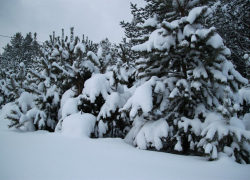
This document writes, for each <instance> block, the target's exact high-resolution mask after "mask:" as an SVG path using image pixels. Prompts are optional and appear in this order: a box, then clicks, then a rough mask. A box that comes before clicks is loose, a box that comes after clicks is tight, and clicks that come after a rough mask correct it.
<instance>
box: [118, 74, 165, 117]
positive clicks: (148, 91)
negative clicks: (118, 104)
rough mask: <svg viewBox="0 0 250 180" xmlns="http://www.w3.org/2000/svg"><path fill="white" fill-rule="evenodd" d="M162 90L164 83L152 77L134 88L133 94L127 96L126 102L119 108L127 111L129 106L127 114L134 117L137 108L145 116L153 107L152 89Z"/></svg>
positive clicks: (156, 91) (155, 90)
mask: <svg viewBox="0 0 250 180" xmlns="http://www.w3.org/2000/svg"><path fill="white" fill-rule="evenodd" d="M152 86H155V89H153V87H152ZM164 90H165V85H164V84H163V83H162V82H160V81H157V77H152V78H151V79H150V80H149V81H147V82H145V83H144V84H142V85H141V86H139V87H138V88H137V89H136V90H135V92H134V94H133V96H132V97H131V98H129V100H128V101H127V103H126V104H125V105H124V107H123V108H121V109H120V110H121V111H123V110H125V111H127V110H129V109H130V108H131V110H130V114H129V115H130V117H132V118H134V117H135V116H136V115H137V114H138V110H140V109H141V110H142V112H143V115H145V116H147V115H148V113H149V112H150V111H151V110H152V108H153V97H152V93H153V91H154V92H155V93H158V92H164Z"/></svg>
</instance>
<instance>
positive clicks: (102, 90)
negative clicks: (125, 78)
mask: <svg viewBox="0 0 250 180" xmlns="http://www.w3.org/2000/svg"><path fill="white" fill-rule="evenodd" d="M84 87H85V88H84V89H83V91H82V94H83V95H86V96H88V97H89V98H90V101H91V103H93V102H95V99H96V97H97V96H99V95H100V94H101V95H102V97H103V98H104V99H106V98H107V96H108V95H109V94H110V93H111V92H113V90H112V89H111V87H110V83H109V81H108V80H107V78H106V75H105V74H95V75H94V76H92V77H91V78H90V79H88V80H87V81H85V83H84Z"/></svg>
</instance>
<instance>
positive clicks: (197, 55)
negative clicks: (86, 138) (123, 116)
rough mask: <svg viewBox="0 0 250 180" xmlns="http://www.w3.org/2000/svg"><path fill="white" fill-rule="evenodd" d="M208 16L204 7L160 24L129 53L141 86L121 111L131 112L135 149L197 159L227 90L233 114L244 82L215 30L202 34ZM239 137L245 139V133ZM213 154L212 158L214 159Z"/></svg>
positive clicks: (130, 135)
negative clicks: (212, 114)
mask: <svg viewBox="0 0 250 180" xmlns="http://www.w3.org/2000/svg"><path fill="white" fill-rule="evenodd" d="M210 12H211V9H209V8H208V7H207V6H202V7H197V8H194V9H192V10H191V11H190V12H189V14H188V16H186V17H183V18H181V19H179V20H175V21H172V22H167V21H163V22H162V23H161V24H158V25H157V27H159V28H158V29H156V30H155V31H153V32H152V33H151V35H150V37H149V40H148V41H146V42H145V43H143V44H140V45H137V46H134V47H133V48H132V50H134V51H137V52H138V53H139V54H140V59H138V60H137V64H138V66H137V67H138V76H137V77H138V78H139V79H140V81H139V84H138V85H140V86H139V87H138V88H137V89H136V90H135V92H134V94H133V96H132V97H131V98H130V99H129V100H128V102H127V103H126V104H125V106H124V107H123V108H122V109H121V111H125V112H126V111H127V112H129V113H130V117H131V119H132V120H134V123H133V128H132V130H131V132H130V133H129V134H128V136H127V139H128V140H130V141H131V140H133V141H134V142H133V143H134V145H137V146H139V147H140V148H142V149H147V148H150V147H155V148H156V149H161V148H164V149H166V150H167V151H169V152H182V153H188V154H189V153H190V152H191V150H192V151H193V153H194V154H197V155H199V153H204V151H203V152H202V150H201V148H200V147H201V142H200V137H201V136H202V137H203V136H204V135H206V133H207V132H208V131H206V130H205V129H206V127H207V126H209V125H210V124H212V123H211V122H212V121H211V119H210V117H208V114H209V113H208V112H214V111H215V110H216V109H217V107H218V106H219V105H220V104H221V103H222V102H223V98H224V96H223V90H224V87H225V86H226V85H227V86H229V87H230V88H229V89H230V92H229V93H230V95H231V97H232V99H233V101H234V103H236V104H235V105H233V104H232V107H233V108H236V109H237V107H238V105H237V98H236V96H237V91H238V89H239V88H240V87H241V85H244V84H246V83H248V81H247V80H246V79H244V78H243V77H242V76H241V75H240V74H239V73H238V72H237V71H236V70H235V69H234V66H233V64H232V63H231V62H230V61H228V60H227V58H228V57H229V56H230V50H229V49H228V48H227V47H226V46H225V45H224V44H223V40H222V38H221V37H220V36H219V34H217V33H216V30H215V28H213V27H212V28H209V29H206V28H203V26H202V24H201V22H203V19H204V18H206V17H208V15H209V14H210ZM152 76H157V77H152ZM146 87H147V88H146ZM140 94H144V97H143V99H144V101H146V100H147V102H140V101H141V99H142V98H141V99H140V101H139V99H138V97H140ZM146 97H148V98H146ZM145 105H148V106H146V107H145ZM208 119H209V120H208ZM221 119H223V118H221ZM203 122H204V123H203ZM162 123H163V124H164V125H163V124H162ZM157 124H158V125H159V124H162V125H161V126H162V127H163V126H164V127H165V128H163V129H161V128H160V126H157ZM223 126H227V125H226V124H225V123H224V124H223ZM231 126H234V125H230V128H231ZM233 128H234V127H233ZM239 131H240V132H241V134H242V135H243V136H244V138H245V139H247V138H248V133H247V132H245V131H244V130H239ZM201 132H202V133H201ZM229 137H230V138H231V136H229ZM244 138H243V139H244ZM202 140H203V139H202ZM202 140H201V141H202ZM238 140H239V138H238ZM164 141H165V142H164ZM234 142H235V143H238V144H239V143H240V142H239V141H238V142H237V141H234ZM245 142H246V141H244V143H245ZM198 143H199V145H197V144H198ZM220 143H221V144H220V145H221V146H225V145H226V144H223V143H222V142H221V141H220ZM203 145H204V144H203ZM203 148H205V147H203ZM241 148H242V146H241ZM214 149H215V148H214ZM217 150H218V151H223V150H222V149H220V148H218V149H217V148H216V150H214V152H215V151H217ZM234 150H235V149H234ZM242 150H243V149H242ZM206 152H207V151H206ZM215 154H216V153H214V154H212V155H211V156H213V157H215V156H216V157H217V154H216V155H215ZM243 154H244V153H243ZM241 155H242V154H241ZM240 158H242V157H241V156H237V157H236V160H237V161H238V162H239V161H241V159H240ZM245 162H246V161H245ZM247 162H248V161H247Z"/></svg>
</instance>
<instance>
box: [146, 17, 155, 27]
mask: <svg viewBox="0 0 250 180" xmlns="http://www.w3.org/2000/svg"><path fill="white" fill-rule="evenodd" d="M157 24H158V22H157V20H156V17H154V18H149V19H147V20H146V21H145V23H144V24H143V26H144V27H148V26H151V27H156V26H157Z"/></svg>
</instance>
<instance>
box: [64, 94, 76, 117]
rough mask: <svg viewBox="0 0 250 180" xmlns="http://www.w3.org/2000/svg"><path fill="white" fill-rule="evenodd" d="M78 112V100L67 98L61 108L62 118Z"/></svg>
mask: <svg viewBox="0 0 250 180" xmlns="http://www.w3.org/2000/svg"><path fill="white" fill-rule="evenodd" d="M78 112H79V111H78V98H69V99H68V100H67V101H66V102H65V104H64V106H63V108H62V118H65V117H67V116H69V115H71V114H75V113H78Z"/></svg>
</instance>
